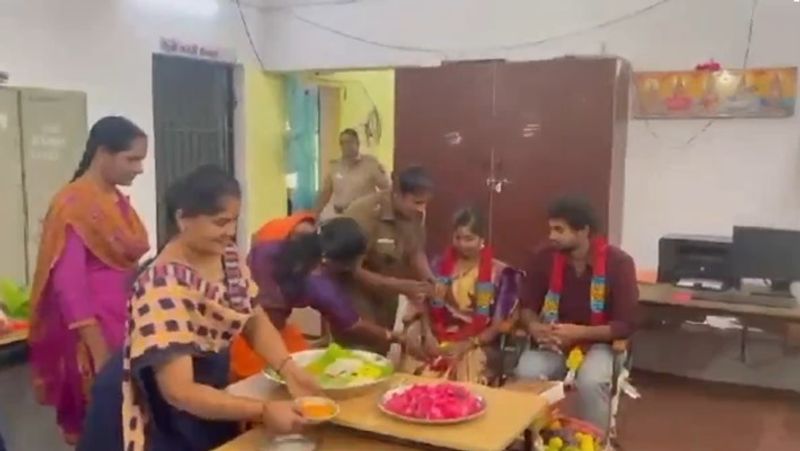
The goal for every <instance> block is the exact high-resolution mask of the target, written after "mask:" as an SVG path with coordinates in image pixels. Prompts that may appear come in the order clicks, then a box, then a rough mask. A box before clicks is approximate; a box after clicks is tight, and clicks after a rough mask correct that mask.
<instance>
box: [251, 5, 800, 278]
mask: <svg viewBox="0 0 800 451" xmlns="http://www.w3.org/2000/svg"><path fill="white" fill-rule="evenodd" d="M263 1H265V2H267V3H270V2H271V3H272V4H283V5H286V4H287V3H292V2H288V1H286V0H282V1H277V0H263ZM310 3H319V1H318V0H297V1H296V2H294V4H295V7H294V8H285V7H284V8H277V9H273V10H270V11H262V12H261V14H262V15H263V16H264V21H265V31H264V35H263V40H261V41H259V49H260V53H261V54H262V55H265V64H266V65H267V66H268V67H269V68H271V69H276V70H297V69H311V68H344V67H374V66H398V65H433V64H438V63H439V62H440V61H441V60H443V59H445V60H457V59H484V58H507V59H510V60H532V59H541V58H548V57H555V56H560V55H563V54H598V53H601V52H602V51H603V49H605V52H607V53H611V54H617V55H620V56H622V57H625V58H627V59H628V60H630V61H631V62H632V64H633V66H634V68H635V69H639V70H669V69H688V68H692V67H694V65H695V64H697V63H699V62H701V61H705V60H707V59H708V58H710V57H713V58H716V59H717V60H718V61H720V62H721V63H722V64H723V65H724V66H727V67H731V68H738V67H741V66H742V64H743V60H744V54H745V48H746V41H747V33H748V24H749V18H750V11H751V6H752V4H753V2H752V0H666V1H657V0H612V1H609V0H606V1H597V0H582V1H578V0H569V1H565V0H538V1H535V0H493V1H487V0H437V1H431V0H360V1H359V0H355V1H353V2H349V3H344V4H327V5H319V6H302V5H303V4H310ZM649 6H652V8H651V9H649V10H647V11H645V12H643V13H641V14H639V15H635V13H636V11H639V10H642V9H645V8H648V7H649ZM629 15H635V16H634V17H630V18H626V16H629ZM312 22H313V23H314V25H312V24H310V23H312ZM607 22H613V23H611V24H609V25H607V26H601V27H600V28H599V29H592V28H593V27H597V26H600V25H602V24H604V23H607ZM582 30H583V31H582ZM345 35H347V36H345ZM553 37H556V38H555V39H550V38H553ZM366 41H370V42H366ZM540 41H546V42H542V43H539V42H540ZM798 42H800V4H795V3H793V1H792V0H760V1H759V2H758V7H757V9H756V13H755V26H754V29H753V39H752V44H751V48H750V57H749V66H750V67H754V66H782V65H793V66H797V65H800V50H798V47H797V43H798ZM524 43H527V45H526V44H524ZM537 43H538V44H537ZM517 44H519V45H517ZM799 118H800V116H795V117H792V118H789V119H769V120H724V121H723V120H720V121H714V122H713V124H712V125H711V127H710V128H709V129H708V130H707V131H706V132H705V133H703V134H701V135H699V136H697V138H696V139H694V140H693V142H692V143H691V144H689V145H687V144H686V142H687V141H689V140H690V139H691V138H692V137H693V136H695V135H696V134H697V133H698V131H699V130H700V129H701V128H703V126H704V125H705V124H706V121H703V120H691V121H689V120H685V121H684V120H680V121H679V120H673V121H650V122H649V124H646V123H645V122H642V121H634V122H632V123H631V126H630V132H629V139H628V160H627V180H626V194H625V222H624V232H623V246H624V247H625V248H627V249H628V250H629V251H630V252H631V253H633V255H634V256H635V257H636V258H637V260H638V263H639V265H640V267H643V268H647V267H650V268H654V267H655V265H656V263H657V241H658V239H659V237H661V236H662V235H664V234H667V233H674V232H686V233H688V232H691V233H713V234H728V233H730V228H731V226H732V225H733V224H735V223H736V224H741V223H745V224H766V225H775V226H791V227H798V226H800V198H799V197H798V195H797V193H800V177H798V170H800V157H799V156H798V154H799V153H800V152H798V150H800V149H798V144H800V139H799V137H800V135H799V134H798V130H800V127H798V125H800V124H798V121H800V119H799ZM535 207H536V206H531V208H535Z"/></svg>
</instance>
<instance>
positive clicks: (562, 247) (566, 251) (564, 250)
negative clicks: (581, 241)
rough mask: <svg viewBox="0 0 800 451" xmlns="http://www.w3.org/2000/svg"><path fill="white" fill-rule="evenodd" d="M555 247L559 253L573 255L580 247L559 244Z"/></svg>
mask: <svg viewBox="0 0 800 451" xmlns="http://www.w3.org/2000/svg"><path fill="white" fill-rule="evenodd" d="M554 245H555V247H556V249H557V250H558V251H559V252H561V253H563V254H571V253H572V251H574V250H575V249H577V247H578V245H577V244H559V243H554Z"/></svg>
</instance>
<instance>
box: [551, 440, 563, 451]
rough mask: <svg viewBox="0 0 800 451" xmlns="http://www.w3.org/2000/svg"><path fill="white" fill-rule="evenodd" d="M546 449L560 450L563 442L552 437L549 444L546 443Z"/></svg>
mask: <svg viewBox="0 0 800 451" xmlns="http://www.w3.org/2000/svg"><path fill="white" fill-rule="evenodd" d="M547 447H548V448H552V449H555V450H560V449H561V448H563V447H564V440H561V437H552V438H551V439H550V441H549V442H547Z"/></svg>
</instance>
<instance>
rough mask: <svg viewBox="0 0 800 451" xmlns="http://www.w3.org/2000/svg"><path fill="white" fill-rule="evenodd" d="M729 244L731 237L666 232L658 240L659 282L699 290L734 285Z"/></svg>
mask: <svg viewBox="0 0 800 451" xmlns="http://www.w3.org/2000/svg"><path fill="white" fill-rule="evenodd" d="M732 248H733V240H732V238H730V237H724V236H704V235H666V236H664V237H663V238H661V239H660V240H659V241H658V282H661V283H670V284H673V285H677V286H680V287H685V288H691V289H699V290H717V291H721V290H727V289H729V288H731V287H735V286H736V285H737V283H736V282H737V281H736V280H735V277H734V271H733V264H732V258H731V254H732Z"/></svg>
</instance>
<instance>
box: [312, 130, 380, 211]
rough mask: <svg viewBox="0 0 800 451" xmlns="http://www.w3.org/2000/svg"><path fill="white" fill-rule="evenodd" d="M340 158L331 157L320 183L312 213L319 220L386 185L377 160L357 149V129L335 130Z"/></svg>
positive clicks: (342, 209)
mask: <svg viewBox="0 0 800 451" xmlns="http://www.w3.org/2000/svg"><path fill="white" fill-rule="evenodd" d="M339 145H340V146H341V148H342V158H341V159H339V160H333V161H332V162H331V166H330V172H329V173H328V175H327V176H326V177H325V181H324V182H323V185H322V192H321V193H320V196H319V200H318V201H317V207H316V209H315V212H316V215H317V217H318V218H319V220H320V221H325V220H327V219H331V218H333V217H336V216H338V215H340V214H342V213H343V212H344V210H345V209H346V208H347V207H348V206H350V204H351V203H352V202H353V201H354V200H356V199H359V198H361V197H364V196H367V195H370V194H374V193H375V192H376V191H380V190H386V189H388V188H389V177H388V176H387V175H386V171H385V170H384V169H383V166H381V164H380V163H379V162H378V160H377V159H376V158H375V157H373V156H372V155H364V154H362V153H361V152H360V150H359V140H358V133H357V132H356V131H355V130H353V129H352V128H348V129H345V130H343V131H342V133H340V134H339Z"/></svg>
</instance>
